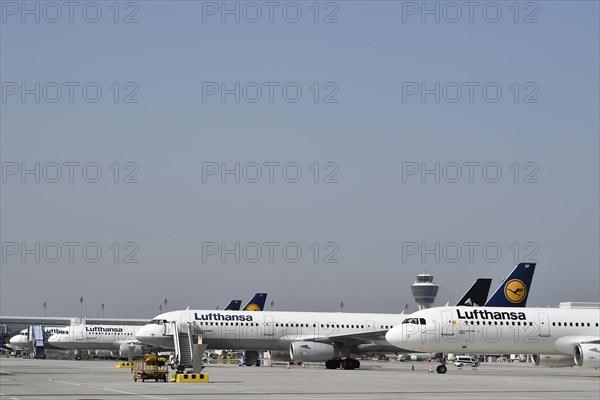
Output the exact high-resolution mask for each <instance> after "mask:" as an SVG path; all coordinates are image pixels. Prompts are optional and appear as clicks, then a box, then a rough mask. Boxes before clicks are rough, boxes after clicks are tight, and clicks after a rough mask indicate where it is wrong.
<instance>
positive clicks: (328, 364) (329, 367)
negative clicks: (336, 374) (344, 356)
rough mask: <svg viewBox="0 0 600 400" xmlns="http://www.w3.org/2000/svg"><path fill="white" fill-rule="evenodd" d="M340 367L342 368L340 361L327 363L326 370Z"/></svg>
mask: <svg viewBox="0 0 600 400" xmlns="http://www.w3.org/2000/svg"><path fill="white" fill-rule="evenodd" d="M339 366H340V360H329V361H325V369H338V368H339Z"/></svg>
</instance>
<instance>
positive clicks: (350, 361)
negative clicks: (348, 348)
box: [342, 358, 356, 369]
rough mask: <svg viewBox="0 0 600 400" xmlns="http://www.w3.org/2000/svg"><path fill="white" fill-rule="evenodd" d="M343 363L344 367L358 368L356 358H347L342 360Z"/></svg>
mask: <svg viewBox="0 0 600 400" xmlns="http://www.w3.org/2000/svg"><path fill="white" fill-rule="evenodd" d="M342 363H343V365H344V369H354V368H356V364H355V363H354V360H353V359H351V358H346V359H345V360H344V361H342Z"/></svg>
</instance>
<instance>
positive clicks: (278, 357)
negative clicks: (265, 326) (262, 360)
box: [269, 350, 292, 362]
mask: <svg viewBox="0 0 600 400" xmlns="http://www.w3.org/2000/svg"><path fill="white" fill-rule="evenodd" d="M269 357H271V361H284V362H288V361H292V359H291V358H290V352H289V351H278V350H270V351H269Z"/></svg>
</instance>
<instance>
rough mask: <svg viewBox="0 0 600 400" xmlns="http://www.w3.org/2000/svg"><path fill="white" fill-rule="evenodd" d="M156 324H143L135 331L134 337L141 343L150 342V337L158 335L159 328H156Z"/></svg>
mask: <svg viewBox="0 0 600 400" xmlns="http://www.w3.org/2000/svg"><path fill="white" fill-rule="evenodd" d="M156 328H157V326H156V325H144V326H142V327H141V328H140V330H138V331H137V333H136V334H135V338H136V339H137V340H139V341H140V342H142V343H148V342H152V339H154V338H156V337H157V336H160V335H159V332H158V331H159V329H156Z"/></svg>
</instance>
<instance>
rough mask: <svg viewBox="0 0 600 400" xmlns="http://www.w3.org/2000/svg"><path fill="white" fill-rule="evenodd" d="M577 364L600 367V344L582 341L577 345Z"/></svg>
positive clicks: (586, 366) (584, 366) (579, 365)
mask: <svg viewBox="0 0 600 400" xmlns="http://www.w3.org/2000/svg"><path fill="white" fill-rule="evenodd" d="M574 359H575V364H576V365H577V366H578V367H583V368H596V369H597V368H600V346H599V345H597V344H589V343H582V344H580V345H577V347H575V357H574Z"/></svg>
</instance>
